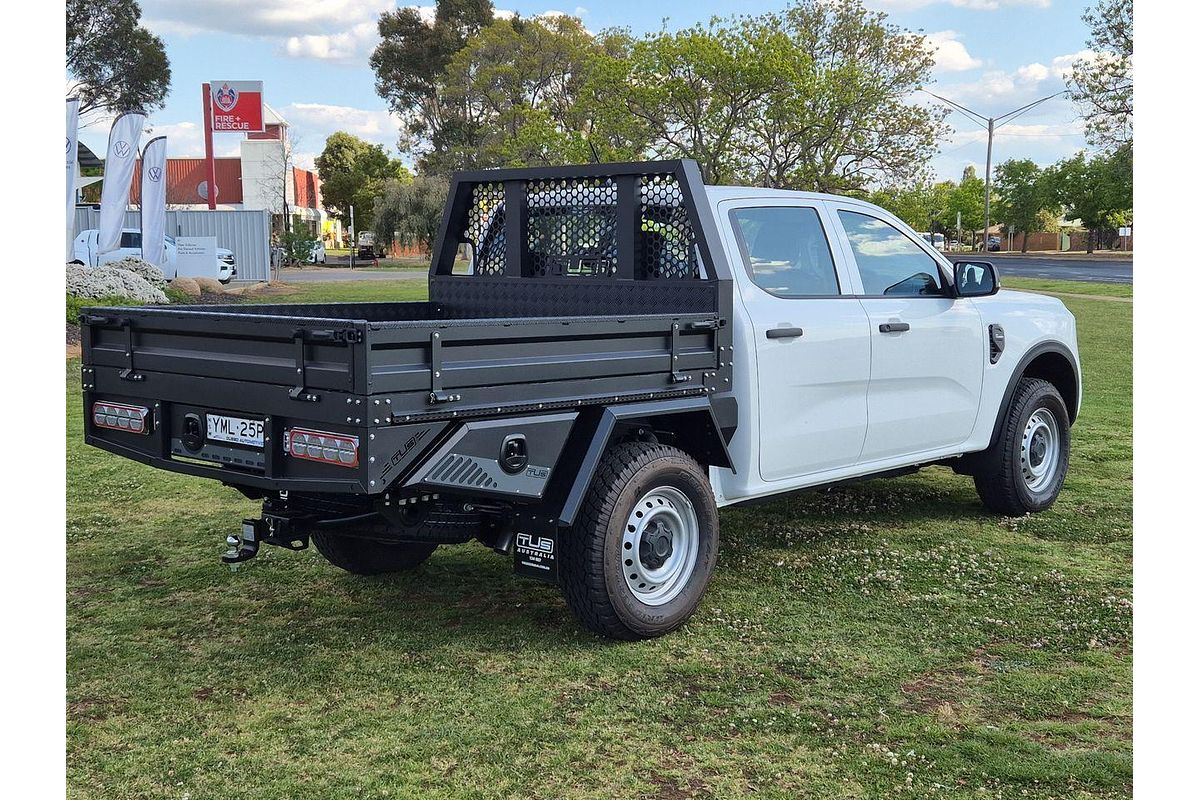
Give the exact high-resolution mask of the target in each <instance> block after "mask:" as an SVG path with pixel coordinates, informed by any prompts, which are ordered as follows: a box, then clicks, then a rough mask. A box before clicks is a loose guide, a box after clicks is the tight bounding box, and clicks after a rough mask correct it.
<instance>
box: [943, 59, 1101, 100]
mask: <svg viewBox="0 0 1200 800" xmlns="http://www.w3.org/2000/svg"><path fill="white" fill-rule="evenodd" d="M1092 57H1095V54H1094V53H1092V52H1091V51H1090V50H1083V51H1080V52H1078V53H1069V54H1067V55H1062V56H1057V57H1055V58H1054V59H1053V60H1052V61H1051V62H1050V66H1048V67H1047V66H1046V65H1045V64H1042V63H1040V62H1036V61H1035V62H1033V63H1031V64H1024V65H1022V66H1020V67H1017V68H1016V69H1014V70H1012V71H1006V70H988V71H986V72H984V73H983V74H982V75H980V76H979V78H978V79H976V80H974V81H969V82H964V83H956V84H948V85H946V86H942V87H941V88H940V89H938V94H941V95H945V96H946V97H948V98H950V99H951V100H953V101H955V102H957V103H962V104H963V105H965V106H968V107H971V108H976V107H978V109H977V110H979V111H981V112H985V113H987V111H988V109H991V110H992V111H994V112H996V113H1002V112H1004V111H1008V110H1009V108H1008V106H1011V107H1014V108H1015V107H1017V106H1020V105H1024V104H1025V103H1028V102H1031V101H1033V100H1036V99H1037V98H1038V97H1041V96H1042V95H1047V94H1050V93H1052V92H1055V91H1058V90H1061V89H1064V88H1066V84H1065V79H1066V76H1067V75H1069V74H1070V72H1071V65H1072V64H1073V63H1074V62H1075V61H1076V60H1078V59H1081V58H1092ZM1000 106H1005V107H1003V108H1002V107H1000Z"/></svg>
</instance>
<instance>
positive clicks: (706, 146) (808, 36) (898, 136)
mask: <svg viewBox="0 0 1200 800" xmlns="http://www.w3.org/2000/svg"><path fill="white" fill-rule="evenodd" d="M932 65H933V59H932V57H931V55H930V54H929V52H928V50H927V49H926V46H925V44H924V42H923V40H922V39H920V37H916V36H913V35H911V34H909V33H907V32H904V31H901V30H900V29H899V28H896V27H895V26H892V25H888V24H887V23H886V16H885V15H883V14H881V13H878V12H870V11H867V10H866V9H865V8H864V7H863V5H862V2H861V0H796V1H795V2H793V3H792V5H791V6H790V7H788V8H787V9H786V10H785V11H783V12H782V13H778V14H764V15H762V16H758V17H746V16H742V17H734V18H730V19H725V20H721V19H714V20H713V21H712V22H710V23H709V24H708V25H707V26H695V27H692V28H688V29H686V30H683V31H678V32H675V33H669V32H660V33H655V34H651V35H650V36H647V37H645V38H643V39H641V40H638V41H636V42H634V43H633V45H632V48H631V49H630V53H629V58H628V59H627V63H626V64H625V74H624V75H620V74H619V70H614V72H616V73H617V74H616V75H614V78H616V80H614V81H613V88H614V89H615V91H614V93H613V97H612V101H611V102H610V103H609V107H611V108H621V107H625V108H627V109H628V110H629V112H630V113H631V114H633V115H634V116H635V117H637V118H638V119H640V120H641V121H642V122H643V123H644V124H645V125H646V127H647V128H648V129H649V131H650V134H651V138H650V150H651V152H652V153H654V154H655V155H657V156H662V157H680V156H682V157H689V158H695V159H696V160H697V161H699V163H700V166H701V170H702V172H703V174H704V177H705V180H707V181H710V182H718V183H719V182H730V181H740V182H753V183H756V184H760V185H765V186H778V187H785V188H798V189H812V190H817V191H851V190H856V189H861V188H862V187H864V186H865V185H867V184H868V183H870V182H885V183H896V184H908V183H911V182H913V181H914V180H916V179H917V178H919V177H921V170H922V168H923V166H924V164H925V163H926V162H927V161H928V159H929V157H930V156H931V155H932V153H933V149H934V145H935V144H936V142H937V140H938V138H939V137H940V136H941V135H942V134H943V133H944V131H945V129H944V126H943V124H942V120H943V119H944V116H945V113H946V112H945V110H941V109H933V108H929V107H925V106H920V105H916V104H913V103H911V102H910V96H911V94H912V93H913V92H914V91H915V90H916V89H917V88H918V87H919V86H920V85H921V84H922V83H924V82H925V81H926V80H927V79H928V78H929V74H930V70H931V68H932Z"/></svg>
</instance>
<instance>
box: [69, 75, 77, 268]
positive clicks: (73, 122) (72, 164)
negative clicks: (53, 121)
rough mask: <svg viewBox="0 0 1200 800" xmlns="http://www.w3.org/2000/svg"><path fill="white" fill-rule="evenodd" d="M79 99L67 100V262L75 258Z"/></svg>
mask: <svg viewBox="0 0 1200 800" xmlns="http://www.w3.org/2000/svg"><path fill="white" fill-rule="evenodd" d="M78 154H79V99H78V98H76V97H71V98H68V99H67V261H70V260H71V259H72V258H74V257H75V175H76V173H77V172H79V166H78V162H77V160H76V159H77V158H78Z"/></svg>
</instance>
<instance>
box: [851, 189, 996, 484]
mask: <svg viewBox="0 0 1200 800" xmlns="http://www.w3.org/2000/svg"><path fill="white" fill-rule="evenodd" d="M833 207H834V208H835V209H836V217H837V231H838V235H839V237H841V240H842V244H843V246H844V248H845V250H846V251H847V253H848V254H849V255H850V257H851V258H852V260H853V262H854V264H855V266H856V274H855V276H854V277H855V279H856V280H857V282H858V287H857V291H858V293H859V295H860V301H861V304H862V307H863V309H864V310H865V311H866V314H867V317H868V321H869V325H870V336H871V381H870V388H869V389H868V391H867V410H868V417H869V418H870V425H869V426H868V428H867V437H866V443H865V445H864V447H863V451H862V457H861V462H862V463H870V462H873V461H883V460H890V459H894V458H897V457H899V456H905V455H916V454H919V453H922V452H925V451H931V450H939V449H944V448H947V447H951V446H953V445H956V444H959V443H961V442H963V441H964V440H966V438H967V436H969V435H970V433H971V430H972V428H974V426H975V416H976V414H977V413H978V410H979V394H980V389H981V385H982V381H983V364H984V358H985V357H986V356H985V347H984V340H983V328H982V323H981V321H980V317H979V312H978V311H977V310H976V308H975V305H974V303H972V302H971V300H969V299H954V298H953V297H949V296H947V295H948V292H947V291H946V287H947V286H948V282H949V281H950V280H951V278H950V277H949V276H948V274H947V271H946V270H944V269H943V267H942V264H941V263H940V262H939V261H938V259H937V258H936V257H935V256H934V255H933V254H932V253H931V252H929V250H928V249H927V248H926V247H924V246H923V245H922V244H919V243H918V241H917V239H916V237H915V235H910V233H908V232H906V228H905V227H904V226H903V224H902V223H900V222H899V221H898V220H894V219H887V218H885V216H884V215H882V214H878V213H874V212H873V210H872V209H869V208H867V207H865V206H857V205H853V204H841V203H835V204H833Z"/></svg>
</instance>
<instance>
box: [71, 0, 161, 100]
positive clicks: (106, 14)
mask: <svg viewBox="0 0 1200 800" xmlns="http://www.w3.org/2000/svg"><path fill="white" fill-rule="evenodd" d="M141 17H142V9H141V7H140V6H139V5H138V4H137V2H136V0H67V74H68V75H69V76H70V78H71V80H70V82H69V84H68V87H67V94H68V96H72V95H73V96H75V97H78V98H79V112H80V113H81V114H85V113H87V112H89V111H96V110H101V109H103V110H106V111H112V112H121V111H133V110H139V111H153V110H155V109H158V108H162V107H163V105H164V104H165V103H166V97H167V90H168V89H170V86H171V64H170V62H169V61H168V59H167V51H166V48H165V47H164V46H163V41H162V39H160V38H159V37H157V36H155V35H154V34H153V33H151V32H150V31H148V30H147V29H145V28H143V27H141V26H140V25H138V22H139V20H141Z"/></svg>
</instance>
